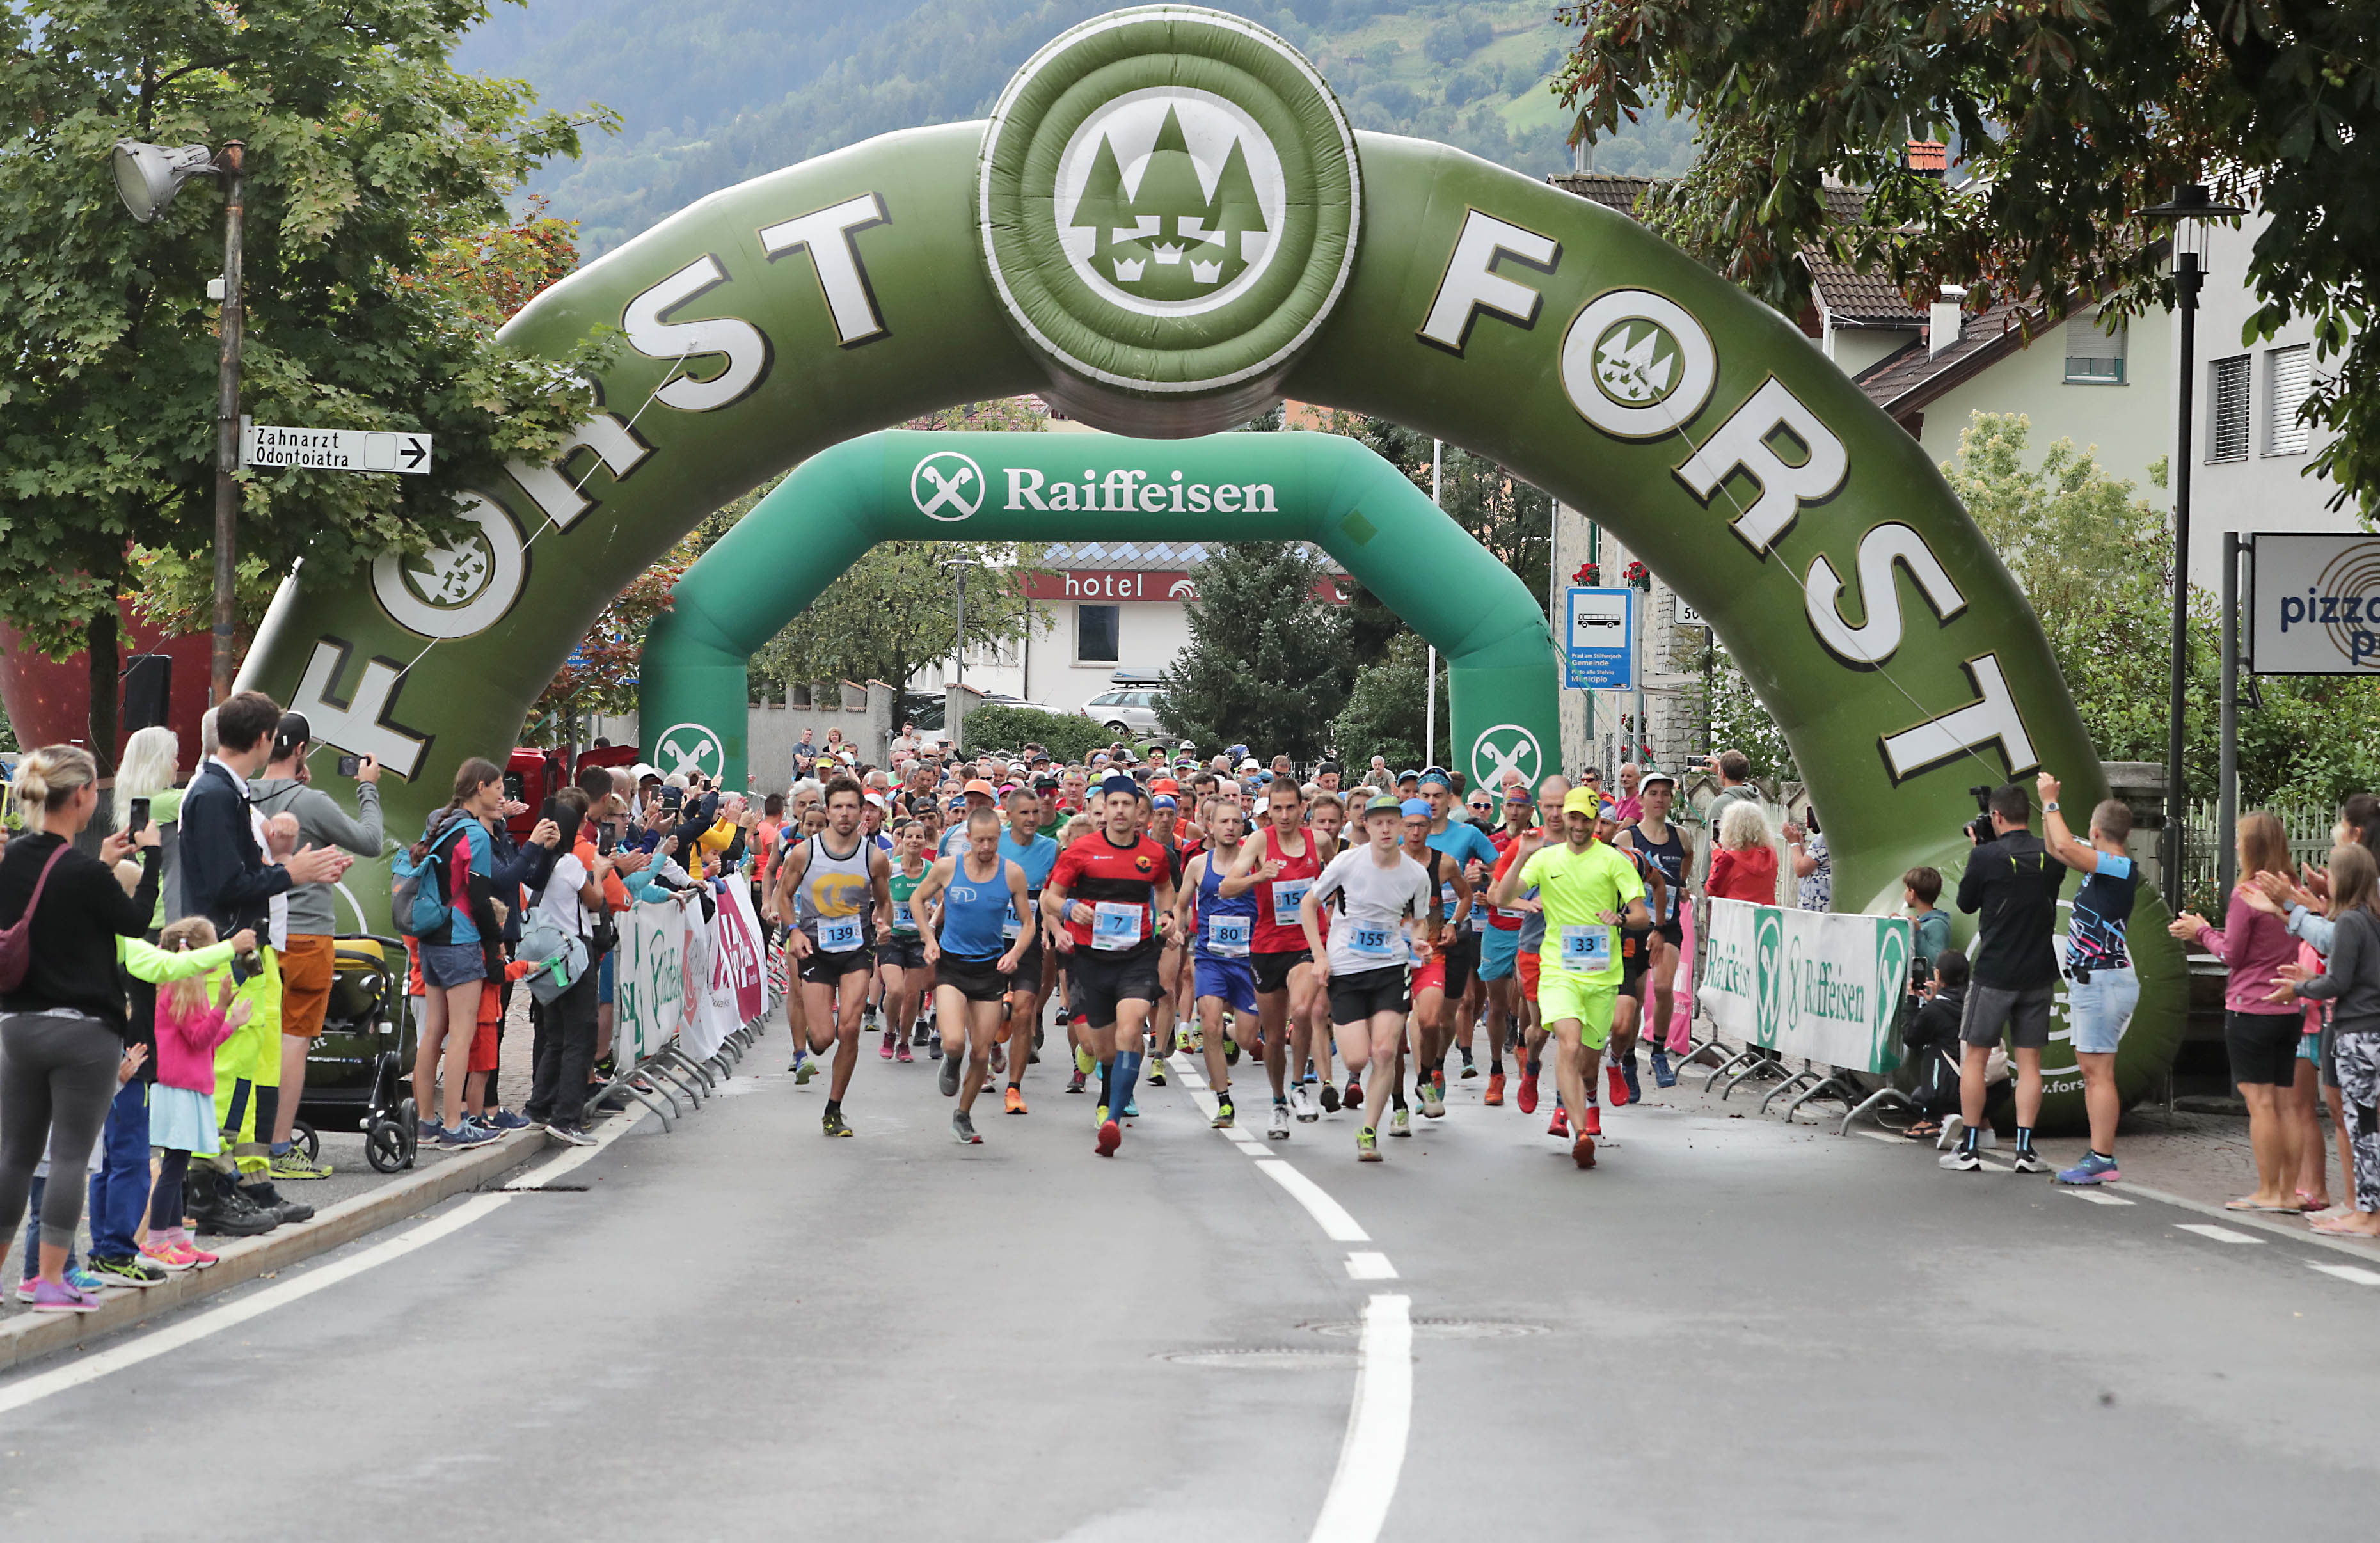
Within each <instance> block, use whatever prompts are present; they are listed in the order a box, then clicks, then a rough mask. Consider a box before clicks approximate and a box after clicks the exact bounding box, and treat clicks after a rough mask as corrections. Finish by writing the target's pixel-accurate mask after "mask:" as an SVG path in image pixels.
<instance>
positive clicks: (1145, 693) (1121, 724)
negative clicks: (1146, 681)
mask: <svg viewBox="0 0 2380 1543" xmlns="http://www.w3.org/2000/svg"><path fill="white" fill-rule="evenodd" d="M1082 716H1083V717H1086V718H1095V719H1097V720H1098V721H1099V723H1103V724H1105V725H1107V731H1108V733H1110V734H1111V735H1115V736H1116V737H1117V738H1118V739H1129V738H1132V737H1134V736H1135V735H1153V734H1157V733H1159V732H1160V731H1161V729H1162V727H1163V725H1161V724H1160V723H1158V721H1157V692H1156V691H1155V690H1154V689H1153V688H1151V687H1148V686H1117V687H1115V688H1114V689H1112V690H1108V691H1102V692H1100V693H1099V695H1098V696H1096V697H1093V698H1092V699H1090V700H1089V701H1087V702H1085V703H1084V704H1083V706H1082Z"/></svg>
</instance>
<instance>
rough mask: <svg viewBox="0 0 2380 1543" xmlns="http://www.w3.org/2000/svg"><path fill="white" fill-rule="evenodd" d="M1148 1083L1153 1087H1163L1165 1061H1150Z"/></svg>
mask: <svg viewBox="0 0 2380 1543" xmlns="http://www.w3.org/2000/svg"><path fill="white" fill-rule="evenodd" d="M1148 1085H1149V1086H1150V1087H1164V1086H1165V1063H1164V1062H1162V1061H1152V1062H1150V1063H1148Z"/></svg>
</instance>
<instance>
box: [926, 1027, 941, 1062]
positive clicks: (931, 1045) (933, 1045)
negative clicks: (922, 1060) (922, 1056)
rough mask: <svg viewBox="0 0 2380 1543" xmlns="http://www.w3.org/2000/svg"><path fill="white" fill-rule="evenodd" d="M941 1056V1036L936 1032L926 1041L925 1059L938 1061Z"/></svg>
mask: <svg viewBox="0 0 2380 1543" xmlns="http://www.w3.org/2000/svg"><path fill="white" fill-rule="evenodd" d="M941 1058H942V1037H941V1035H939V1034H937V1035H935V1036H934V1037H933V1038H932V1039H929V1040H927V1041H926V1059H927V1060H929V1061H940V1060H941Z"/></svg>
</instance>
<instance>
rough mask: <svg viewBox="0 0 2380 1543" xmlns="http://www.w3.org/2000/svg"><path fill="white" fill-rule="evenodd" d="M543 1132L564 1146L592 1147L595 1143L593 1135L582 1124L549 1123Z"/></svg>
mask: <svg viewBox="0 0 2380 1543" xmlns="http://www.w3.org/2000/svg"><path fill="white" fill-rule="evenodd" d="M545 1134H546V1135H548V1136H552V1137H553V1138H554V1139H555V1140H556V1141H559V1142H561V1143H562V1144H563V1145H564V1146H565V1147H592V1146H593V1145H595V1137H594V1136H592V1135H590V1134H589V1132H588V1129H587V1127H586V1126H584V1125H557V1124H549V1125H547V1126H546V1127H545Z"/></svg>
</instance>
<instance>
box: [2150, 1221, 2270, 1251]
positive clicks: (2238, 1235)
mask: <svg viewBox="0 0 2380 1543" xmlns="http://www.w3.org/2000/svg"><path fill="white" fill-rule="evenodd" d="M2173 1228H2174V1231H2176V1232H2178V1233H2196V1234H2197V1235H2198V1236H2200V1237H2203V1238H2206V1239H2208V1240H2209V1241H2211V1242H2215V1243H2253V1244H2259V1245H2261V1244H2262V1243H2263V1242H2264V1241H2265V1240H2264V1239H2263V1238H2260V1237H2258V1236H2256V1235H2255V1234H2254V1233H2242V1232H2239V1231H2236V1230H2234V1229H2232V1228H2229V1227H2218V1226H2216V1225H2215V1223H2213V1222H2212V1221H2177V1222H2175V1223H2174V1224H2173Z"/></svg>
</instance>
